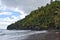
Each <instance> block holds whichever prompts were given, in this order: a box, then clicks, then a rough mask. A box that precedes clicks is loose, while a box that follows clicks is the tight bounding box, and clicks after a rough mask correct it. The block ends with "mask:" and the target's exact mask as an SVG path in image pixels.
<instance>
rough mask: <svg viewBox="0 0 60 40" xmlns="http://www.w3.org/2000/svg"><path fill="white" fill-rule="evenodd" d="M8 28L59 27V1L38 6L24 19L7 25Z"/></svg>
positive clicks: (42, 28) (44, 28)
mask: <svg viewBox="0 0 60 40" xmlns="http://www.w3.org/2000/svg"><path fill="white" fill-rule="evenodd" d="M7 29H8V30H13V29H16V30H48V29H60V1H55V2H52V3H51V4H47V5H46V6H42V7H38V9H36V10H33V11H32V12H31V13H30V14H29V15H27V16H26V17H25V18H24V19H22V20H19V21H17V22H15V23H13V24H11V25H8V27H7Z"/></svg>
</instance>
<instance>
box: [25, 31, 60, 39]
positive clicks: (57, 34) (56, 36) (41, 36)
mask: <svg viewBox="0 0 60 40" xmlns="http://www.w3.org/2000/svg"><path fill="white" fill-rule="evenodd" d="M24 40H60V32H55V31H52V32H47V33H40V34H34V35H30V36H29V37H28V38H27V39H24Z"/></svg>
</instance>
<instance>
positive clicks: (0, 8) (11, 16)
mask: <svg viewBox="0 0 60 40" xmlns="http://www.w3.org/2000/svg"><path fill="white" fill-rule="evenodd" d="M47 3H50V0H0V29H6V28H7V26H8V25H10V24H12V23H15V22H16V21H18V20H21V19H23V18H25V16H26V15H28V14H29V13H30V12H31V11H32V10H34V9H37V8H38V7H41V6H45V5H46V4H47Z"/></svg>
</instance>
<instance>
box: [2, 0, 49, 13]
mask: <svg viewBox="0 0 60 40" xmlns="http://www.w3.org/2000/svg"><path fill="white" fill-rule="evenodd" d="M1 1H2V4H4V5H6V6H8V7H19V9H20V10H24V11H25V12H26V13H29V12H30V11H32V10H34V9H36V8H38V7H41V6H43V5H46V3H50V0H1Z"/></svg>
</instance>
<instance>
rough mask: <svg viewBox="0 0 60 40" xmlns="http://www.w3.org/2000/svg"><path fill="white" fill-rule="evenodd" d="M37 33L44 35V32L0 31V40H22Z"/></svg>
mask: <svg viewBox="0 0 60 40" xmlns="http://www.w3.org/2000/svg"><path fill="white" fill-rule="evenodd" d="M38 33H46V31H31V30H2V29H0V40H23V39H26V38H28V36H30V35H33V34H38Z"/></svg>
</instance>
